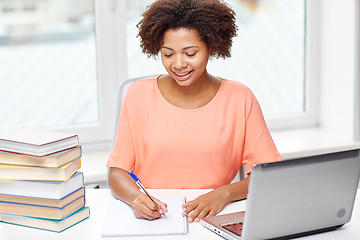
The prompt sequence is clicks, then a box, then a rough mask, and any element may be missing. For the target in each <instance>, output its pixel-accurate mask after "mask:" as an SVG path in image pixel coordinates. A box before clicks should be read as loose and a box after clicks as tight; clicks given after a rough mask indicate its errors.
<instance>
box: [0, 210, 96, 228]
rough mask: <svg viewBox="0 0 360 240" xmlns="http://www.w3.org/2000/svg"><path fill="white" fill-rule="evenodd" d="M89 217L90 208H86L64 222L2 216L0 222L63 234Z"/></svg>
mask: <svg viewBox="0 0 360 240" xmlns="http://www.w3.org/2000/svg"><path fill="white" fill-rule="evenodd" d="M88 217H90V209H89V207H86V206H84V207H82V208H80V209H79V210H77V211H76V212H74V213H73V214H71V215H70V216H68V217H66V218H64V219H62V220H51V219H44V218H33V217H25V216H17V215H8V214H2V215H0V221H1V222H4V223H10V224H15V225H21V226H25V227H32V228H38V229H43V230H48V231H53V232H62V231H64V230H66V229H68V228H70V227H72V226H74V225H75V224H77V223H79V222H81V221H83V220H85V219H87V218H88Z"/></svg>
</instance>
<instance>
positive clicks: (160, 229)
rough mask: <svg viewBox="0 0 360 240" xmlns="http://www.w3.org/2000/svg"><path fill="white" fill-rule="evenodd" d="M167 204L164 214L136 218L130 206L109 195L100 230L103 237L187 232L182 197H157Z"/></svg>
mask: <svg viewBox="0 0 360 240" xmlns="http://www.w3.org/2000/svg"><path fill="white" fill-rule="evenodd" d="M159 199H160V200H161V201H163V202H165V203H166V204H167V206H168V210H169V212H167V213H166V216H163V217H161V218H160V219H156V220H153V221H148V220H144V219H137V218H136V217H135V215H134V212H133V210H132V208H131V207H130V206H129V205H127V204H125V203H124V202H122V201H120V200H117V199H116V198H114V197H110V199H109V202H108V206H107V210H106V214H105V221H104V226H103V231H102V234H101V235H102V236H103V237H115V236H141V235H172V234H185V233H187V229H188V225H187V220H186V217H183V216H182V215H181V214H182V212H183V208H182V206H181V205H182V204H183V203H185V198H184V197H169V198H159Z"/></svg>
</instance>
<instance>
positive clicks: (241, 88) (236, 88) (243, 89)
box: [221, 78, 253, 97]
mask: <svg viewBox="0 0 360 240" xmlns="http://www.w3.org/2000/svg"><path fill="white" fill-rule="evenodd" d="M221 80H222V81H223V91H224V92H226V94H229V95H233V96H239V97H244V96H251V97H252V96H253V92H252V91H251V90H250V88H249V87H248V86H246V85H245V84H244V83H241V82H238V81H234V80H228V79H224V78H221Z"/></svg>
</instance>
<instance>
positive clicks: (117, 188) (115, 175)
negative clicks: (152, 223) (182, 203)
mask: <svg viewBox="0 0 360 240" xmlns="http://www.w3.org/2000/svg"><path fill="white" fill-rule="evenodd" d="M108 180H109V187H110V189H111V192H112V194H113V195H114V196H115V197H116V198H118V199H120V200H122V201H123V202H125V203H127V204H129V205H130V206H131V207H132V208H133V210H134V214H135V216H136V217H137V218H145V219H149V220H153V219H157V218H160V217H161V213H162V212H167V208H166V204H165V203H163V202H161V201H159V200H158V199H156V198H154V200H155V201H156V202H157V204H158V205H156V204H154V203H153V202H152V201H151V200H150V199H149V197H148V196H147V195H145V194H144V193H142V192H141V191H140V190H139V187H138V186H137V185H136V183H135V182H134V181H133V180H132V178H131V177H130V175H129V174H128V172H127V171H125V170H123V169H121V168H116V167H111V168H110V171H109V179H108Z"/></svg>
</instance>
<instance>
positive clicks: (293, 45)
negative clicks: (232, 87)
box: [127, 0, 306, 118]
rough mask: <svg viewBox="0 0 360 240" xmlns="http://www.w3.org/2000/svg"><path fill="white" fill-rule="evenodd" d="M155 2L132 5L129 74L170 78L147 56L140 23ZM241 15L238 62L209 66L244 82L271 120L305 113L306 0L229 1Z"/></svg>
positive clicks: (236, 50)
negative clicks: (143, 52)
mask: <svg viewBox="0 0 360 240" xmlns="http://www.w3.org/2000/svg"><path fill="white" fill-rule="evenodd" d="M151 2H153V1H144V0H127V8H128V12H127V13H128V14H127V44H128V48H127V49H128V53H127V54H128V75H129V78H131V77H138V76H139V74H141V75H151V74H158V73H164V71H165V70H164V69H163V67H162V64H161V60H160V59H159V60H154V59H152V58H151V59H148V58H147V57H146V55H145V54H142V52H141V49H140V47H139V39H138V38H136V35H137V28H136V24H137V23H138V21H139V20H140V17H141V13H142V12H143V11H144V10H145V9H146V6H147V5H148V4H150V3H151ZM226 2H227V3H229V4H230V5H231V6H232V7H233V9H234V10H235V12H236V14H237V26H238V36H237V37H236V38H234V41H233V46H232V57H231V58H229V59H225V60H223V59H213V60H211V61H210V62H209V65H208V71H209V73H211V74H214V75H217V76H220V77H223V78H227V79H230V80H235V81H239V82H242V83H244V84H245V85H247V86H248V87H250V89H251V90H252V91H253V92H254V93H255V95H256V97H257V99H258V100H259V102H260V104H261V106H262V110H263V112H264V115H265V117H267V118H269V117H279V116H280V117H284V116H290V115H294V114H301V113H304V111H305V101H306V95H305V94H306V93H305V77H304V76H305V29H306V26H305V0H227V1H226Z"/></svg>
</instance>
